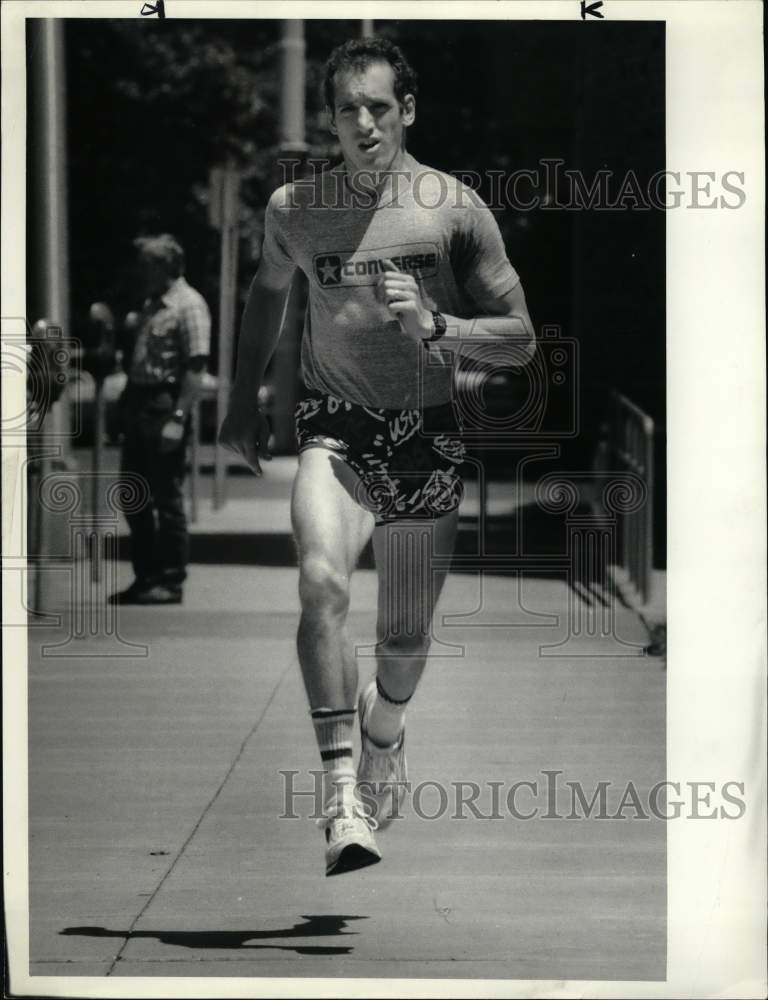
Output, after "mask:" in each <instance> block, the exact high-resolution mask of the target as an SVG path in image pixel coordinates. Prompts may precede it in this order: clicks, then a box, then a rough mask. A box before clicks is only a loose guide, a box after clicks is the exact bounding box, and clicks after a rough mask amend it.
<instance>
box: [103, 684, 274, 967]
mask: <svg viewBox="0 0 768 1000" xmlns="http://www.w3.org/2000/svg"><path fill="white" fill-rule="evenodd" d="M289 669H290V667H289V666H286V668H285V670H284V671H283V672H282V673H281V674H280V676H279V677H278V679H277V681H276V683H275V686H274V687H273V688H272V692H271V694H270V696H269V698H267V702H266V704H265V705H264V708H263V709H262V710H261V714H260V715H259V717H258V719H257V720H256V722H254V724H253V726H252V727H251V729H250V730H249V731H248V733H247V735H246V737H245V739H244V740H243V741H242V743H241V744H240V748H239V750H238V751H237V753H236V754H235V759H234V760H233V761H232V763H231V764H230V765H229V767H228V768H227V772H226V774H225V775H224V777H223V778H222V779H221V781H220V782H219V786H218V788H217V789H216V791H215V792H214V793H213V795H212V796H211V798H210V799H209V800H208V803H207V805H206V806H205V808H204V809H203V811H202V813H201V814H200V817H199V818H198V820H197V822H196V823H195V825H194V826H193V827H192V830H191V831H190V833H189V834H188V836H187V838H186V840H185V841H184V843H183V844H182V845H181V847H180V848H179V850H178V851H177V853H176V855H175V857H174V859H173V861H171V863H170V865H169V866H168V868H167V869H166V872H165V874H164V875H163V877H162V878H161V879H160V881H159V882H158V883H157V885H156V886H155V889H154V891H153V892H152V893H150V894H149V898H148V899H147V901H146V903H145V904H144V905H143V906H142V908H141V909H140V910H139V912H138V913H137V914H136V916H135V917H134V918H133V920H132V921H131V925H130V927H129V928H128V930H127V932H126V935H125V940H124V941H123V943H122V944H121V945H120V950H119V951H118V952H117V954H116V955H115V957H114V958H113V959H112V963H111V965H110V966H109V968H108V969H107V972H106V975H107V976H111V975H112V973H113V972H114V970H115V966H116V965H117V963H118V962H120V961H122V960H123V952H124V951H125V949H126V948H127V947H128V942H129V941H130V940H131V935H132V934H133V931H134V929H135V927H136V925H137V924H138V922H139V921H140V920H141V918H142V917H143V916H144V914H145V913H146V912H147V910H148V909H149V907H150V906H151V905H152V903H153V901H154V900H155V899H156V897H157V895H158V893H159V892H160V890H161V889H162V888H163V886H164V885H165V883H166V882H167V881H168V879H169V878H170V876H171V875H172V873H173V870H174V868H175V867H176V865H177V864H178V863H179V861H180V860H181V859H182V857H183V856H184V852H185V851H186V849H187V848H188V847H189V845H190V843H191V842H192V840H193V838H194V836H195V834H196V833H197V831H198V830H199V829H200V827H201V825H202V823H203V820H204V819H205V818H206V816H207V815H208V813H209V812H210V811H211V809H212V808H213V806H214V805H215V803H216V800H217V799H218V797H219V796H220V795H221V793H222V791H223V789H224V786H225V785H226V783H227V782H228V781H229V778H230V776H231V774H232V772H233V771H234V770H235V768H236V767H237V765H238V764H239V763H240V759H241V758H242V756H243V754H244V753H245V748H246V747H247V746H248V743H249V742H250V741H251V739H252V738H253V736H254V735H255V733H256V730H257V729H258V728H259V726H260V725H261V723H262V722H263V721H264V717H265V715H266V714H267V712H268V711H269V709H270V707H271V705H272V702H273V701H274V700H275V697H276V695H277V692H278V691H279V690H280V685H281V684H282V683H283V681H284V680H285V677H286V675H287V674H288V671H289Z"/></svg>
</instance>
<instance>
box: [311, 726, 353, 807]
mask: <svg viewBox="0 0 768 1000" xmlns="http://www.w3.org/2000/svg"><path fill="white" fill-rule="evenodd" d="M310 714H311V716H312V723H313V725H314V727H315V738H316V739H317V745H318V747H319V749H320V759H321V761H322V762H323V770H324V771H325V775H324V781H323V803H324V807H326V808H327V807H328V806H329V805H332V804H333V802H334V801H335V800H336V798H337V796H339V795H340V794H341V793H342V792H343V790H344V788H345V787H347V788H351V789H354V787H355V781H356V775H355V766H354V761H353V758H352V729H353V726H354V722H355V709H354V708H345V709H332V708H315V709H313V711H312V712H311V713H310Z"/></svg>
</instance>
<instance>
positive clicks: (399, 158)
mask: <svg viewBox="0 0 768 1000" xmlns="http://www.w3.org/2000/svg"><path fill="white" fill-rule="evenodd" d="M409 159H410V156H409V154H408V152H407V150H406V149H405V147H403V148H402V149H399V150H398V151H397V153H395V155H394V156H393V157H392V159H391V160H390V162H389V164H388V165H387V166H386V167H381V169H378V170H371V169H369V168H367V167H355V166H353V165H351V164H350V163H349V161H348V160H347V159H346V158H345V159H344V172H345V174H346V176H347V179H348V180H349V182H350V185H351V186H352V189H353V190H355V191H363V190H366V191H374V190H375V191H378V192H379V193H381V191H382V190H383V189H384V188H385V187H386V185H387V181H388V180H389V178H390V177H391V176H392V175H393V174H395V173H397V172H398V171H402V170H403V169H404V168H405V164H406V162H407V161H408V160H409Z"/></svg>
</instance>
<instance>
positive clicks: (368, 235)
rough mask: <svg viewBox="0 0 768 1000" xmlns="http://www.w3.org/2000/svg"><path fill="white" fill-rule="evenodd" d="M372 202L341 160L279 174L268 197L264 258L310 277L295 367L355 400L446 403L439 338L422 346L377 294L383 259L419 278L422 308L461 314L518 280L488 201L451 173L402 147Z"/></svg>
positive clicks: (448, 361) (447, 362) (448, 360)
mask: <svg viewBox="0 0 768 1000" xmlns="http://www.w3.org/2000/svg"><path fill="white" fill-rule="evenodd" d="M371 201H372V199H371V198H368V197H366V196H364V195H360V194H359V192H358V196H357V197H355V196H354V194H350V190H349V186H348V182H347V180H346V176H345V172H344V168H343V166H340V167H336V168H334V169H333V170H329V171H325V172H324V173H321V174H317V175H315V177H313V178H308V179H306V180H300V181H296V182H294V183H291V184H286V185H283V187H280V188H278V189H277V191H275V192H274V194H273V195H272V197H271V198H270V200H269V203H268V205H267V211H266V223H265V237H264V248H263V257H264V259H266V260H267V261H268V262H270V263H271V264H272V265H273V266H277V267H279V268H292V267H300V268H301V270H302V271H303V272H304V274H306V276H307V278H308V281H309V306H308V309H307V315H306V319H305V324H304V336H303V340H302V346H301V367H302V377H303V379H304V382H305V384H306V386H307V388H308V389H310V390H315V391H317V392H321V393H326V394H328V395H332V396H338V397H339V398H341V399H345V400H347V401H349V402H350V403H357V404H359V405H362V406H371V407H383V408H386V409H405V408H408V407H422V406H435V405H438V404H440V403H444V402H447V401H448V400H449V399H450V397H451V380H452V377H453V370H454V363H455V357H454V354H453V352H452V351H450V350H449V349H448V344H449V341H448V340H446V341H445V342H438V343H437V344H435V345H432V346H431V347H430V348H429V350H424V347H423V345H422V344H421V343H420V342H417V341H414V340H413V338H412V337H410V336H409V335H408V334H406V333H405V332H404V331H403V330H402V328H401V327H400V324H399V323H398V322H397V320H396V319H395V318H394V317H393V316H392V314H391V313H390V312H389V310H388V309H387V307H386V306H385V305H384V304H383V303H381V302H380V301H379V300H378V299H377V297H376V283H377V280H378V276H379V275H380V274H381V273H382V271H383V270H385V268H384V267H383V266H382V261H383V260H385V259H387V258H389V259H390V260H392V262H393V263H394V264H395V266H396V267H398V268H399V269H400V270H401V271H405V272H408V273H411V274H413V275H414V276H415V277H417V278H418V279H419V280H420V282H421V289H422V298H423V300H424V302H425V305H426V306H427V308H430V309H435V310H439V311H440V312H443V313H447V314H448V315H451V316H458V317H462V318H467V319H468V318H471V317H473V316H477V315H482V314H483V313H482V308H481V306H480V304H481V303H483V302H484V301H487V300H489V299H494V298H496V297H498V296H500V295H503V294H505V293H506V292H508V291H510V290H511V289H512V288H514V287H515V285H516V284H517V283H518V281H519V280H520V279H519V278H518V276H517V274H516V272H515V270H514V268H513V267H512V265H511V264H510V263H509V261H508V260H507V256H506V251H505V248H504V243H503V241H502V238H501V233H500V232H499V227H498V225H497V224H496V220H495V219H494V217H493V215H492V214H491V212H490V210H489V209H488V207H487V206H486V205H485V204H484V203H483V202H482V200H481V199H480V198H479V197H478V196H477V195H476V194H475V193H474V192H473V191H472V190H471V189H470V188H468V187H466V186H465V185H464V184H462V183H461V182H460V181H458V180H457V179H456V178H455V177H451V176H450V175H449V174H444V173H442V172H440V171H438V170H433V169H432V168H430V167H425V166H423V165H422V164H420V163H418V162H417V161H416V160H415V159H414V158H413V157H412V156H410V155H406V158H405V162H404V165H403V171H402V172H400V173H396V174H393V175H392V176H391V177H390V178H389V179H388V183H387V185H386V186H385V189H384V190H383V191H382V193H381V195H380V196H379V197H378V199H377V200H376V203H375V204H371ZM450 336H451V329H450V325H449V328H448V332H447V337H448V338H450ZM441 343H445V345H446V346H445V347H444V348H441V346H440V345H441Z"/></svg>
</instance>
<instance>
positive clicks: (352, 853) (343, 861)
mask: <svg viewBox="0 0 768 1000" xmlns="http://www.w3.org/2000/svg"><path fill="white" fill-rule="evenodd" d="M379 861H381V857H380V856H379V855H378V854H374V853H373V851H369V850H368V848H367V847H363V846H362V844H348V845H347V846H346V847H345V848H344V850H343V851H342V852H341V854H339V856H338V857H337V858H336V860H335V861H334V862H333V864H332V865H331V866H330V867H328V868H326V870H325V874H326V875H327V876H331V875H345V874H346V873H347V872H355V871H357V870H358V869H360V868H367V867H368V866H369V865H375V864H377V863H378V862H379Z"/></svg>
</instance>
